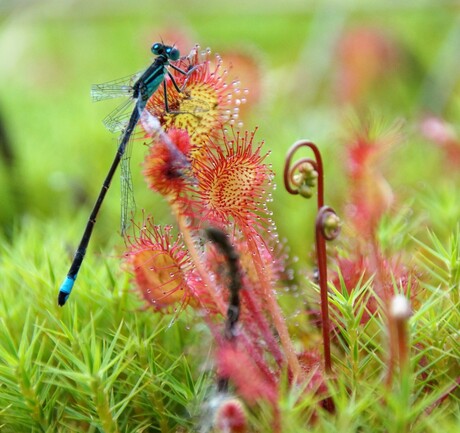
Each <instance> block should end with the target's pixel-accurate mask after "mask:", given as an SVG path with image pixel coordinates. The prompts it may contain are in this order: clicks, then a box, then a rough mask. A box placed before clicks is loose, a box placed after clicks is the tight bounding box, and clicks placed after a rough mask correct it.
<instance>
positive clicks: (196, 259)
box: [171, 205, 227, 316]
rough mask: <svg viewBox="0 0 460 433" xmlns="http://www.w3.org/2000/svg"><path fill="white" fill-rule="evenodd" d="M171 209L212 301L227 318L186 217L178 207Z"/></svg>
mask: <svg viewBox="0 0 460 433" xmlns="http://www.w3.org/2000/svg"><path fill="white" fill-rule="evenodd" d="M171 208H172V210H173V212H174V213H175V215H176V219H177V224H178V226H179V230H180V232H181V233H182V236H183V239H184V243H185V245H186V246H187V249H188V251H189V253H190V257H191V258H192V261H193V263H194V264H195V266H196V269H197V270H198V273H199V274H200V276H201V278H202V279H203V281H204V283H205V285H206V287H207V288H208V294H209V296H210V297H211V299H212V301H213V302H214V303H215V305H216V307H217V309H218V310H219V312H220V313H221V314H222V315H224V316H225V314H226V311H227V308H226V306H225V305H224V302H223V300H222V299H221V298H220V297H219V296H217V295H216V292H215V290H214V289H213V288H214V286H215V284H213V282H212V281H211V279H210V278H209V272H208V271H207V270H206V269H205V267H204V266H203V264H202V262H201V258H200V254H199V253H198V251H197V249H196V246H195V242H194V240H193V237H192V235H191V233H190V229H189V227H188V226H187V223H186V222H185V219H184V218H185V217H184V216H183V214H182V213H181V212H180V210H179V209H178V208H177V207H176V206H174V205H172V206H171Z"/></svg>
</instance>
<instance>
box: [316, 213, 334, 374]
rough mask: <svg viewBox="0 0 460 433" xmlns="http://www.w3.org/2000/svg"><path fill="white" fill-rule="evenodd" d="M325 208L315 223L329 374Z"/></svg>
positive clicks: (330, 363) (326, 364)
mask: <svg viewBox="0 0 460 433" xmlns="http://www.w3.org/2000/svg"><path fill="white" fill-rule="evenodd" d="M323 210H324V207H323V208H321V209H320V211H319V212H318V214H317V216H316V223H315V243H316V256H317V258H318V272H319V289H320V295H321V321H322V324H323V347H324V367H325V370H326V372H327V373H331V372H332V359H331V340H330V323H329V299H328V292H327V255H326V240H325V238H324V236H323V230H322V225H323V224H322V220H323V215H324V212H323Z"/></svg>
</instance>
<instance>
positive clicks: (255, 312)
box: [241, 290, 283, 367]
mask: <svg viewBox="0 0 460 433" xmlns="http://www.w3.org/2000/svg"><path fill="white" fill-rule="evenodd" d="M241 295H242V297H243V298H244V300H245V303H246V305H247V308H248V310H249V311H250V312H251V320H252V321H254V322H255V324H256V327H257V328H258V330H259V331H260V333H261V334H262V337H263V338H264V340H265V342H266V343H267V347H268V349H269V350H270V351H271V353H272V355H273V357H274V358H275V361H276V363H277V364H278V366H279V367H281V365H282V363H283V354H282V352H281V350H280V349H279V346H278V343H277V340H276V339H275V337H274V336H273V334H272V332H271V330H270V327H269V325H268V323H267V320H266V319H265V317H264V316H263V314H262V311H261V308H260V304H259V303H258V302H257V299H255V297H254V296H253V293H252V292H251V291H250V290H243V291H242V292H241Z"/></svg>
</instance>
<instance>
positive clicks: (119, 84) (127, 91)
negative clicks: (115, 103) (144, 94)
mask: <svg viewBox="0 0 460 433" xmlns="http://www.w3.org/2000/svg"><path fill="white" fill-rule="evenodd" d="M144 71H145V70H142V71H139V72H137V73H135V74H133V75H129V76H127V77H123V78H118V79H117V80H113V81H108V82H106V83H101V84H93V85H92V86H91V99H92V100H93V101H95V102H97V101H103V100H104V99H112V98H119V97H121V96H132V94H133V86H134V83H135V82H136V81H137V80H138V79H139V78H140V77H141V75H142V74H143V73H144Z"/></svg>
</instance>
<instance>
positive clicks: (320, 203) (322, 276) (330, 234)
mask: <svg viewBox="0 0 460 433" xmlns="http://www.w3.org/2000/svg"><path fill="white" fill-rule="evenodd" d="M301 147H307V148H309V149H310V150H312V151H313V154H314V156H315V158H314V159H310V158H302V159H300V160H298V161H297V162H296V163H294V164H292V158H293V156H294V153H295V152H296V151H297V150H298V149H300V148H301ZM306 163H308V164H311V165H312V167H314V169H315V170H316V172H317V173H318V178H317V182H318V184H317V185H318V194H317V207H318V213H317V215H316V220H315V246H316V256H317V260H318V271H319V287H320V295H321V319H322V320H321V321H322V328H323V346H324V365H325V370H326V372H328V373H331V372H332V358H331V347H330V346H331V344H330V320H329V298H328V290H327V254H326V241H329V240H333V239H335V238H336V237H337V236H338V235H339V232H340V226H339V225H338V224H337V227H335V228H333V229H332V230H331V229H329V230H328V229H327V228H326V219H327V218H328V217H329V216H330V215H336V214H335V212H334V210H333V209H332V208H331V207H329V206H324V171H323V162H322V159H321V154H320V152H319V150H318V148H317V147H316V145H315V144H314V143H312V142H311V141H308V140H300V141H297V142H296V143H294V145H293V146H292V147H291V148H290V149H289V151H288V153H287V156H286V163H285V166H284V186H285V187H286V190H287V191H288V192H289V193H290V194H299V190H298V189H297V188H296V180H295V176H296V172H297V171H298V170H299V168H300V167H301V166H302V165H304V164H306ZM291 164H292V165H291Z"/></svg>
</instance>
